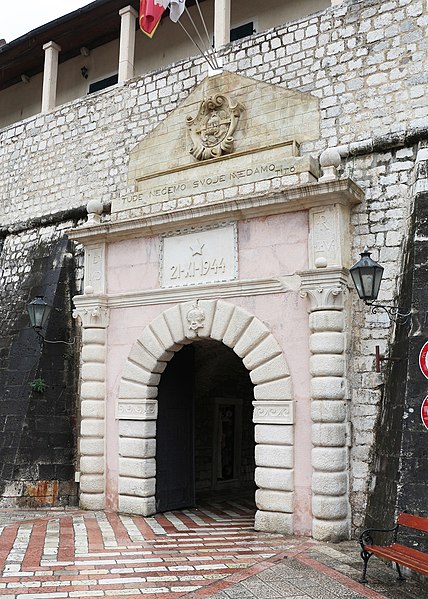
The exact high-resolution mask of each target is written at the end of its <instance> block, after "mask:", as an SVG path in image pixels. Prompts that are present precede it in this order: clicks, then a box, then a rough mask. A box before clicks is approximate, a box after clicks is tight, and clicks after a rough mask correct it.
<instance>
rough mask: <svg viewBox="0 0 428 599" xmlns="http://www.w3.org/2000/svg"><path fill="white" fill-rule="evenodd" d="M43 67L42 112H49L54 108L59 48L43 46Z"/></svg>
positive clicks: (53, 44)
mask: <svg viewBox="0 0 428 599" xmlns="http://www.w3.org/2000/svg"><path fill="white" fill-rule="evenodd" d="M43 50H44V51H45V66H44V70H43V90H42V112H49V110H52V109H53V108H55V106H56V84H57V80H58V54H59V52H60V51H61V48H60V46H58V44H56V43H55V42H48V43H47V44H45V45H44V46H43Z"/></svg>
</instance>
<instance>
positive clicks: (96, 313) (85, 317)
mask: <svg viewBox="0 0 428 599" xmlns="http://www.w3.org/2000/svg"><path fill="white" fill-rule="evenodd" d="M97 299H98V300H99V301H97ZM73 301H74V305H75V306H76V308H75V309H74V310H73V318H76V319H78V320H79V322H80V324H81V325H82V327H83V328H84V329H88V328H93V329H105V328H106V327H107V325H108V313H109V311H108V308H107V304H106V302H105V301H103V300H102V299H101V298H94V297H91V299H90V301H88V300H87V298H86V297H85V296H82V295H79V296H76V297H74V298H73Z"/></svg>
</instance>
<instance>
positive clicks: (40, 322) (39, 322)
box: [27, 295, 52, 333]
mask: <svg viewBox="0 0 428 599" xmlns="http://www.w3.org/2000/svg"><path fill="white" fill-rule="evenodd" d="M51 309H52V306H49V304H47V303H46V302H45V300H44V299H43V297H42V296H41V295H38V296H37V297H35V298H34V299H33V300H32V301H31V302H30V303H29V304H28V306H27V312H28V316H29V317H30V324H31V326H32V327H33V329H34V330H35V331H36V333H40V332H41V330H42V329H44V327H45V326H46V324H47V322H48V320H49V314H50V313H51Z"/></svg>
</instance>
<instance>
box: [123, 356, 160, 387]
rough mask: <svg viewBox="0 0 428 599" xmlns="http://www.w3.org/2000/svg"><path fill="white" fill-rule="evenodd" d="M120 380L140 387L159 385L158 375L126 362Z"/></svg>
mask: <svg viewBox="0 0 428 599" xmlns="http://www.w3.org/2000/svg"><path fill="white" fill-rule="evenodd" d="M122 379H126V380H127V381H130V382H133V383H139V384H142V385H159V381H160V374H155V373H154V372H150V371H148V370H146V369H145V368H142V367H141V366H140V365H137V364H134V363H133V362H130V361H129V360H128V361H127V363H126V364H125V368H124V369H123V373H122Z"/></svg>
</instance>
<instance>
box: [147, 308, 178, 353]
mask: <svg viewBox="0 0 428 599" xmlns="http://www.w3.org/2000/svg"><path fill="white" fill-rule="evenodd" d="M150 329H151V330H152V332H153V334H154V335H155V336H156V337H157V339H158V340H159V342H160V343H161V344H162V345H163V346H164V348H165V349H167V350H169V351H178V350H179V349H180V348H181V344H178V343H177V342H176V341H175V339H173V337H172V334H171V331H170V330H169V327H168V323H167V322H166V320H165V318H164V315H163V314H160V315H159V316H157V317H156V318H155V319H154V320H152V322H151V323H150Z"/></svg>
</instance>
